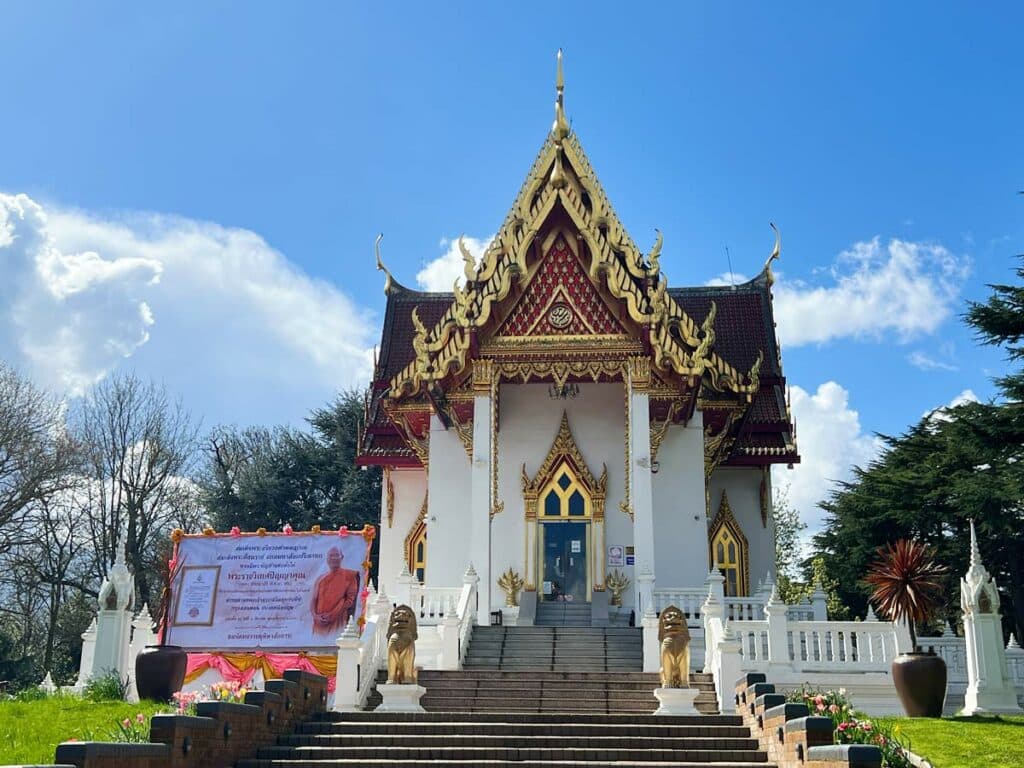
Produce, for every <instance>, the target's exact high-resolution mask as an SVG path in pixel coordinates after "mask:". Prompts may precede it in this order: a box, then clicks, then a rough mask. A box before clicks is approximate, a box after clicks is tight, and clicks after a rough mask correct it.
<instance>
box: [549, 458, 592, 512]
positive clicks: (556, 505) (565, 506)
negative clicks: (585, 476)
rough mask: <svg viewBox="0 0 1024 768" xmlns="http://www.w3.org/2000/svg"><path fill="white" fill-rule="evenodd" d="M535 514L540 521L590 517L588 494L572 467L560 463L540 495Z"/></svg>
mask: <svg viewBox="0 0 1024 768" xmlns="http://www.w3.org/2000/svg"><path fill="white" fill-rule="evenodd" d="M539 501H540V504H539V509H538V510H537V512H538V513H539V517H540V518H541V519H542V520H554V519H557V518H569V519H580V520H585V519H587V518H589V517H590V516H591V513H592V506H593V504H592V501H591V496H590V492H589V491H588V490H587V488H586V486H584V485H583V483H581V482H580V479H579V477H577V475H576V472H575V471H573V468H572V465H571V464H570V463H569V462H568V461H562V463H561V464H560V465H559V466H558V468H557V469H556V470H555V472H554V473H553V475H552V478H551V482H549V483H548V484H547V485H546V486H545V487H544V490H543V491H541V493H540V499H539Z"/></svg>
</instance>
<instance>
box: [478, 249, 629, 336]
mask: <svg viewBox="0 0 1024 768" xmlns="http://www.w3.org/2000/svg"><path fill="white" fill-rule="evenodd" d="M624 334H625V329H624V328H623V327H622V325H621V324H620V323H619V321H618V320H617V319H616V317H615V315H614V314H612V311H611V309H610V308H609V307H608V304H607V303H606V302H605V300H604V299H603V298H602V297H601V295H600V294H599V293H598V289H597V286H595V285H594V283H593V282H592V281H591V280H590V277H589V276H588V275H587V272H586V270H585V269H584V268H583V265H582V264H581V263H580V260H579V257H578V256H577V254H576V252H575V251H574V249H573V247H572V245H571V244H570V242H569V241H568V239H567V238H566V235H565V234H564V232H561V231H559V232H556V233H555V235H554V239H553V241H552V242H551V244H550V245H549V247H548V249H547V251H546V253H545V254H544V256H543V257H542V259H541V261H540V263H539V264H538V265H537V267H536V269H535V270H534V273H533V275H532V277H531V278H530V281H529V283H528V284H527V286H526V288H525V290H524V291H523V294H522V295H521V296H520V297H519V298H518V301H516V302H515V304H514V305H513V307H512V310H511V311H510V312H509V313H508V315H507V316H506V317H505V319H504V321H503V322H502V324H501V326H500V328H499V329H498V332H497V333H496V334H495V335H496V336H509V337H530V336H536V337H545V336H621V335H624Z"/></svg>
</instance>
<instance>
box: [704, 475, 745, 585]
mask: <svg viewBox="0 0 1024 768" xmlns="http://www.w3.org/2000/svg"><path fill="white" fill-rule="evenodd" d="M708 545H709V549H710V553H709V554H710V560H711V567H712V568H714V569H715V570H717V571H718V572H719V573H721V574H722V576H723V578H724V579H725V584H724V587H725V594H726V596H729V597H735V596H737V595H745V594H747V585H748V583H749V581H750V564H749V555H748V552H747V537H746V536H744V535H743V531H742V530H741V529H740V525H739V523H738V522H737V520H736V517H735V516H734V515H733V513H732V508H731V507H730V506H729V498H728V497H727V496H726V495H725V491H722V501H721V503H720V504H719V505H718V514H717V515H715V519H714V521H713V522H712V523H711V530H710V532H709V538H708Z"/></svg>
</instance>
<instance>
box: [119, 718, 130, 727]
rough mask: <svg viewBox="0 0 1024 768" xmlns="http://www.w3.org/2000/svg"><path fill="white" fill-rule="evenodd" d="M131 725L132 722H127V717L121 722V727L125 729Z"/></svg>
mask: <svg viewBox="0 0 1024 768" xmlns="http://www.w3.org/2000/svg"><path fill="white" fill-rule="evenodd" d="M131 724H132V721H131V720H129V719H128V718H127V717H126V718H125V719H124V720H122V721H121V725H123V726H124V727H125V728H128V727H129V726H130V725H131Z"/></svg>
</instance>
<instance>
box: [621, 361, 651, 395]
mask: <svg viewBox="0 0 1024 768" xmlns="http://www.w3.org/2000/svg"><path fill="white" fill-rule="evenodd" d="M626 363H627V365H628V366H629V380H630V383H631V384H632V385H633V389H635V390H639V391H641V392H642V391H645V390H646V389H647V388H648V387H650V386H651V358H649V357H646V356H644V355H633V356H631V357H629V358H628V359H627V361H626Z"/></svg>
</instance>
